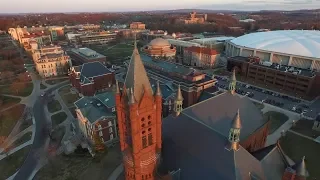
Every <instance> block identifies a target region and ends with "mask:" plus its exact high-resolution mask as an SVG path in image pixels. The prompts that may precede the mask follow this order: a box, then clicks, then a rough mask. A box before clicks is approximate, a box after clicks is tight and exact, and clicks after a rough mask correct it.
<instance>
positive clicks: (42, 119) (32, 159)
mask: <svg viewBox="0 0 320 180" xmlns="http://www.w3.org/2000/svg"><path fill="white" fill-rule="evenodd" d="M67 83H68V82H63V83H61V84H59V85H57V86H55V87H52V88H50V89H48V90H47V91H46V92H47V93H46V94H49V93H51V92H53V91H54V90H56V89H58V88H60V87H61V86H64V85H66V84H67ZM47 101H48V97H47V96H44V97H41V96H40V97H38V99H37V100H36V101H35V103H34V105H33V115H34V118H35V122H36V132H35V137H34V141H33V144H32V145H31V150H30V152H29V154H28V157H27V158H26V160H25V162H24V164H23V165H22V166H21V168H20V170H19V172H18V174H17V175H16V176H15V178H14V179H15V180H25V179H28V178H29V177H30V175H31V174H32V171H33V170H34V169H35V168H36V167H37V164H38V161H39V154H44V153H46V152H45V151H46V149H45V143H46V140H47V139H48V138H49V135H48V133H44V129H46V128H47V127H48V124H47V122H48V120H47V119H46V115H45V112H44V107H45V106H44V105H43V104H45V103H47ZM49 122H50V121H49Z"/></svg>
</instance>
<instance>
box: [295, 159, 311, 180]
mask: <svg viewBox="0 0 320 180" xmlns="http://www.w3.org/2000/svg"><path fill="white" fill-rule="evenodd" d="M292 168H293V169H294V170H295V171H296V175H297V176H299V177H308V176H309V173H308V171H307V167H306V162H305V156H303V157H302V159H301V161H300V162H299V163H296V164H295V165H294V166H293V167H292Z"/></svg>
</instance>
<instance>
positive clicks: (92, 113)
mask: <svg viewBox="0 0 320 180" xmlns="http://www.w3.org/2000/svg"><path fill="white" fill-rule="evenodd" d="M74 104H75V106H76V107H77V109H79V110H80V111H81V113H82V115H83V116H84V117H86V118H87V119H88V121H90V122H91V123H94V122H95V121H97V120H99V119H101V118H103V117H114V116H115V115H114V114H113V113H112V112H110V111H109V110H108V108H106V107H105V105H104V104H103V103H102V102H101V101H100V100H98V99H97V98H94V97H87V96H85V97H83V98H81V99H79V100H78V101H76V102H75V103H74Z"/></svg>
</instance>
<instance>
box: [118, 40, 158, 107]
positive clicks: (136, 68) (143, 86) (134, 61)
mask: <svg viewBox="0 0 320 180" xmlns="http://www.w3.org/2000/svg"><path fill="white" fill-rule="evenodd" d="M124 84H125V86H126V87H127V88H132V89H133V92H134V97H135V99H136V100H137V101H138V102H140V100H141V98H142V96H143V94H144V93H148V94H149V95H152V94H153V91H152V88H151V85H150V82H149V78H148V76H147V73H146V70H145V68H144V65H143V62H142V60H141V57H140V54H139V51H138V48H137V43H136V41H135V43H134V50H133V54H132V56H131V60H130V63H129V67H128V72H127V76H126V79H125V82H124Z"/></svg>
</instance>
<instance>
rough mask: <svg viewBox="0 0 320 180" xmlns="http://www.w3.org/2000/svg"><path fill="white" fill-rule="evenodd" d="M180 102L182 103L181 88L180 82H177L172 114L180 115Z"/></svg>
mask: <svg viewBox="0 0 320 180" xmlns="http://www.w3.org/2000/svg"><path fill="white" fill-rule="evenodd" d="M182 104H183V96H182V93H181V88H180V84H179V86H178V90H177V95H176V99H175V100H174V105H173V113H174V116H179V115H180V113H181V111H182Z"/></svg>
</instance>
